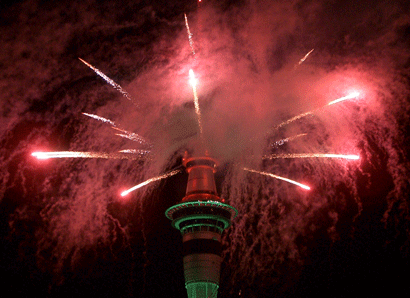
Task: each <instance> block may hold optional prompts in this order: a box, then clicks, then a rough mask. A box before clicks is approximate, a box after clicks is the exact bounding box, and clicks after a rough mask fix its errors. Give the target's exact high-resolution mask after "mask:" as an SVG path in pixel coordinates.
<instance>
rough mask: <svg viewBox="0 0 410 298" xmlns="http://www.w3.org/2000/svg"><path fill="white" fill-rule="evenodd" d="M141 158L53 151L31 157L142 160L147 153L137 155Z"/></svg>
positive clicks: (116, 154) (114, 154)
mask: <svg viewBox="0 0 410 298" xmlns="http://www.w3.org/2000/svg"><path fill="white" fill-rule="evenodd" d="M137 154H139V156H136V155H133V154H128V153H104V152H82V151H52V152H33V153H32V154H31V155H32V156H34V157H37V158H38V159H49V158H103V159H129V160H138V159H141V158H142V156H143V155H145V154H146V153H145V152H139V153H137Z"/></svg>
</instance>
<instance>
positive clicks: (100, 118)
mask: <svg viewBox="0 0 410 298" xmlns="http://www.w3.org/2000/svg"><path fill="white" fill-rule="evenodd" d="M82 114H83V115H85V116H88V117H91V118H93V119H96V120H99V121H102V122H104V123H108V124H111V125H112V126H114V127H116V124H115V123H114V121H111V120H109V119H106V118H104V117H101V116H97V115H94V114H88V113H82Z"/></svg>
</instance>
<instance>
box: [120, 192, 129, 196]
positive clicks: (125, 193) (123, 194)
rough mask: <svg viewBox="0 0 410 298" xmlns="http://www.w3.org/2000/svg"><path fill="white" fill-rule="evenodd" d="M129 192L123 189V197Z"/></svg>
mask: <svg viewBox="0 0 410 298" xmlns="http://www.w3.org/2000/svg"><path fill="white" fill-rule="evenodd" d="M128 193H129V192H128V191H123V192H122V193H121V197H125V196H126V195H127V194H128Z"/></svg>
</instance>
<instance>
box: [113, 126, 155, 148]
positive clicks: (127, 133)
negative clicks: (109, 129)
mask: <svg viewBox="0 0 410 298" xmlns="http://www.w3.org/2000/svg"><path fill="white" fill-rule="evenodd" d="M113 128H114V129H115V130H118V131H120V132H122V133H116V134H115V135H116V136H120V137H122V138H126V139H129V140H131V141H134V142H138V143H140V144H142V145H150V143H149V142H148V141H147V140H146V139H144V138H143V137H141V136H140V135H138V134H136V133H134V132H130V131H127V130H124V129H121V128H118V127H113Z"/></svg>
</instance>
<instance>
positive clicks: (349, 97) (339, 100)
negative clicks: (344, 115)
mask: <svg viewBox="0 0 410 298" xmlns="http://www.w3.org/2000/svg"><path fill="white" fill-rule="evenodd" d="M359 95H360V93H359V92H357V91H355V92H352V93H350V94H348V95H346V96H343V97H340V98H338V99H335V100H333V101H331V102H329V103H327V104H326V105H324V106H323V107H320V108H317V109H315V110H313V111H309V112H305V113H302V114H299V115H296V116H295V117H292V118H290V119H288V120H286V121H283V122H282V123H280V124H279V125H277V126H276V127H275V129H278V128H281V127H283V126H285V125H288V124H290V123H292V122H294V121H296V120H299V119H300V118H303V117H306V116H309V115H313V114H314V113H315V112H317V111H319V110H321V109H323V108H324V107H327V106H330V105H333V104H335V103H339V102H342V101H345V100H347V99H353V98H357V97H358V96H359Z"/></svg>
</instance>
